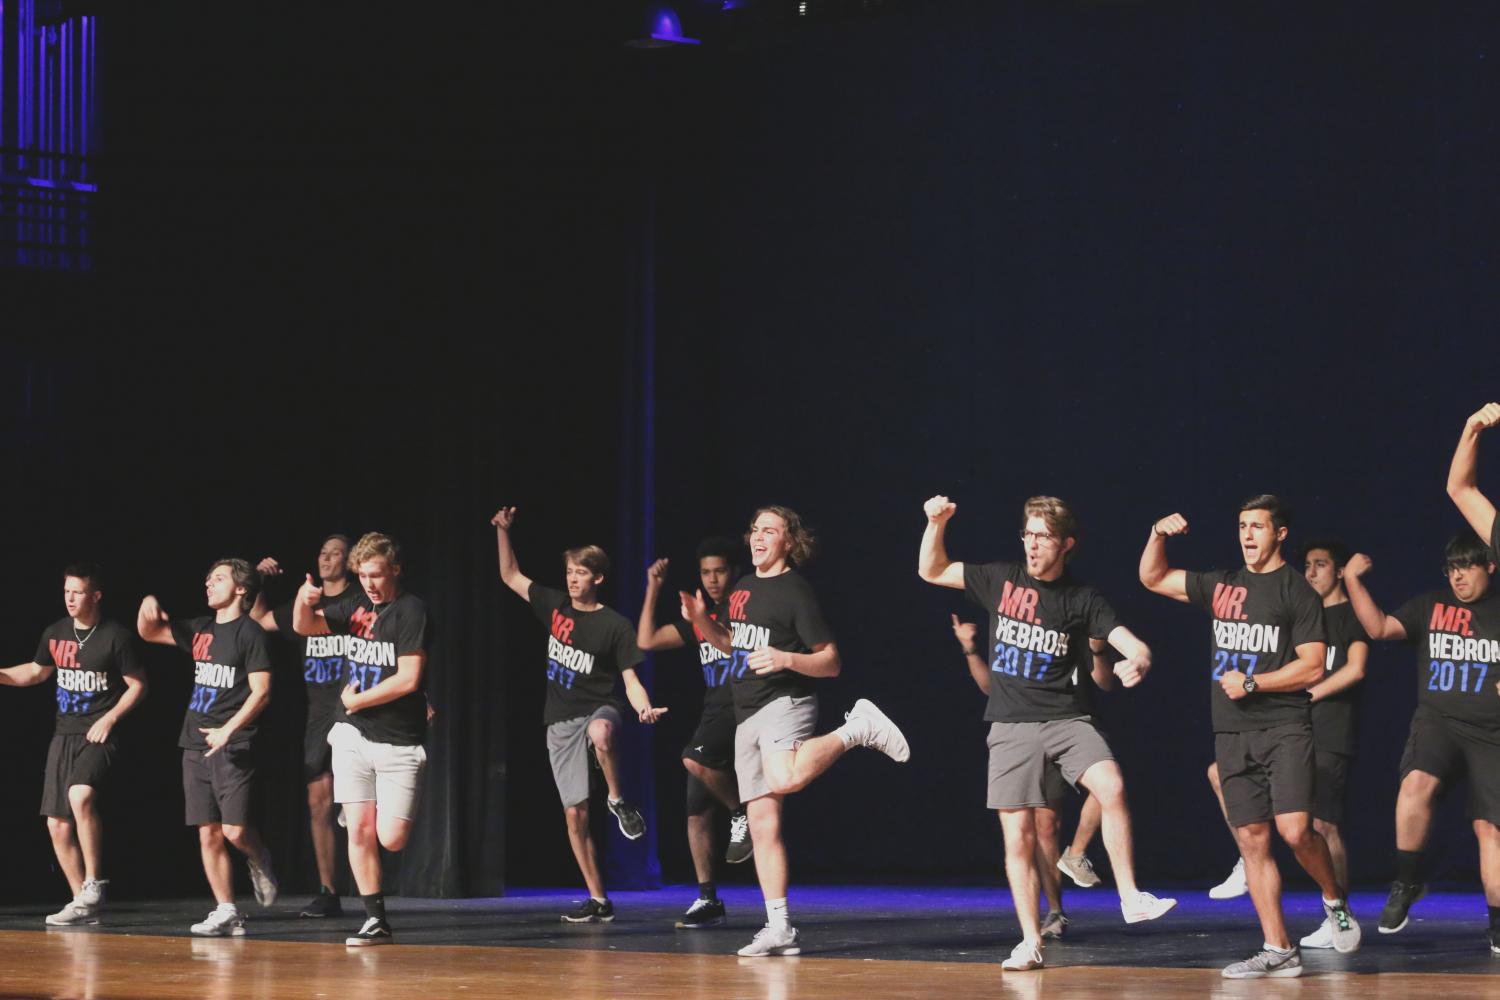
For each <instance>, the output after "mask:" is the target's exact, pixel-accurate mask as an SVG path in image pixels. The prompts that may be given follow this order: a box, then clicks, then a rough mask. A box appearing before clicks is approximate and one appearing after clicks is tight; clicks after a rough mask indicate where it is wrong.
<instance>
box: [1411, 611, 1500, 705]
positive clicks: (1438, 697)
mask: <svg viewBox="0 0 1500 1000" xmlns="http://www.w3.org/2000/svg"><path fill="white" fill-rule="evenodd" d="M1392 617H1394V618H1395V619H1396V620H1397V621H1398V622H1400V623H1401V627H1402V628H1404V629H1406V638H1407V641H1408V642H1411V643H1414V644H1415V645H1416V647H1417V702H1418V703H1419V704H1422V705H1428V706H1430V707H1432V708H1434V709H1436V710H1437V711H1439V712H1441V713H1442V714H1443V715H1446V716H1448V717H1449V718H1452V719H1458V720H1460V721H1462V722H1471V723H1474V724H1475V725H1480V726H1484V727H1486V728H1488V729H1492V730H1493V729H1497V728H1500V692H1496V690H1495V682H1496V681H1500V594H1496V593H1495V592H1494V590H1493V589H1491V590H1490V591H1489V592H1487V593H1486V594H1485V595H1484V597H1482V598H1480V599H1479V600H1477V601H1475V602H1473V603H1472V604H1464V603H1463V602H1462V601H1460V600H1459V599H1458V598H1456V597H1454V596H1453V592H1452V591H1449V590H1435V591H1432V592H1431V593H1428V594H1423V595H1422V596H1421V597H1414V598H1412V599H1411V600H1409V601H1407V602H1406V603H1405V604H1403V605H1401V607H1400V608H1399V609H1397V611H1396V613H1395V614H1394V615H1393V616H1392Z"/></svg>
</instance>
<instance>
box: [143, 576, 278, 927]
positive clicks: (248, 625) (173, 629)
mask: <svg viewBox="0 0 1500 1000" xmlns="http://www.w3.org/2000/svg"><path fill="white" fill-rule="evenodd" d="M204 589H205V591H206V592H207V598H208V607H209V610H210V611H212V612H213V614H211V615H205V616H203V617H201V618H193V619H189V620H188V621H182V622H174V621H172V620H171V619H170V618H168V617H167V613H166V612H165V611H163V610H162V607H161V604H160V602H158V601H157V599H156V598H155V597H153V596H149V595H148V596H147V597H146V599H145V600H143V601H141V607H140V611H139V612H138V613H137V615H136V628H137V630H138V631H139V632H140V634H141V638H142V639H145V640H146V641H147V642H154V643H159V644H161V645H163V646H176V647H177V648H178V649H181V650H182V651H183V652H185V653H187V654H188V655H190V656H191V657H192V658H193V665H194V670H195V674H194V685H193V696H192V698H191V700H189V702H188V709H187V714H186V715H185V716H184V717H183V720H182V735H181V736H180V737H179V738H178V741H177V745H178V746H179V747H181V748H182V791H183V798H184V799H185V801H186V816H187V823H188V825H189V826H196V827H197V828H198V848H199V851H200V853H201V854H202V855H203V873H204V874H205V875H206V876H207V877H208V885H209V888H210V889H212V890H213V894H214V900H215V901H216V902H217V904H218V905H217V906H216V907H215V908H214V909H213V910H212V911H211V912H210V913H209V914H208V916H207V917H205V918H204V919H203V920H201V921H200V922H198V923H196V924H193V925H192V927H191V928H189V929H190V930H191V931H192V932H193V933H194V934H197V935H200V936H203V937H226V936H230V935H235V936H238V935H241V934H244V933H245V917H244V915H243V914H242V913H240V910H239V907H237V906H235V903H234V878H233V875H232V873H231V871H230V868H229V850H228V849H227V848H226V847H225V846H224V844H225V841H228V842H229V843H231V844H233V845H234V846H235V848H236V849H237V850H239V852H240V853H241V854H243V855H244V856H245V860H246V861H247V862H248V863H249V866H250V883H251V885H252V886H253V887H254V889H255V901H256V902H257V903H259V904H260V905H261V906H270V905H271V904H272V903H274V902H276V876H275V875H273V874H272V872H271V854H270V852H269V851H267V850H266V845H265V843H264V842H263V841H262V840H261V837H260V833H259V832H258V831H257V830H256V829H255V827H254V826H252V825H251V823H250V812H251V797H252V796H251V792H252V787H253V784H254V781H255V759H254V756H253V753H252V750H251V745H250V744H251V740H252V739H253V738H254V737H255V719H256V717H257V716H258V715H260V713H261V712H263V711H264V710H265V707H266V705H268V704H269V703H270V700H271V655H270V649H269V645H268V643H267V641H266V634H265V632H264V631H262V630H261V627H260V626H259V625H257V624H255V622H254V621H252V620H251V618H250V616H249V615H248V614H247V613H246V612H248V611H249V610H250V606H251V605H252V604H253V603H254V602H255V594H256V592H257V591H258V590H259V589H260V574H259V573H257V572H256V571H255V569H254V568H253V567H252V566H251V565H250V564H249V563H247V562H246V561H245V560H243V559H220V560H219V561H218V562H216V563H214V564H213V565H212V566H210V567H209V568H208V577H207V579H206V580H204Z"/></svg>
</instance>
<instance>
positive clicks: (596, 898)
mask: <svg viewBox="0 0 1500 1000" xmlns="http://www.w3.org/2000/svg"><path fill="white" fill-rule="evenodd" d="M589 899H592V900H593V901H594V902H596V903H598V904H599V905H600V906H603V905H604V904H605V903H607V902H609V898H608V897H607V896H590V897H589Z"/></svg>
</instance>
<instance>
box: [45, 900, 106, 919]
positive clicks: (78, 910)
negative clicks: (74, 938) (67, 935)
mask: <svg viewBox="0 0 1500 1000" xmlns="http://www.w3.org/2000/svg"><path fill="white" fill-rule="evenodd" d="M98 922H99V907H98V905H97V904H95V905H92V906H91V905H89V904H88V903H85V902H84V901H83V893H79V894H78V895H76V896H74V897H73V898H72V899H71V900H70V901H69V902H68V905H66V906H64V907H63V908H62V909H60V910H58V911H57V912H56V913H52V914H49V915H48V916H47V926H48V927H81V926H83V925H85V924H97V923H98Z"/></svg>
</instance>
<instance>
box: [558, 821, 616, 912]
mask: <svg viewBox="0 0 1500 1000" xmlns="http://www.w3.org/2000/svg"><path fill="white" fill-rule="evenodd" d="M563 814H564V815H565V816H566V817H567V821H568V843H569V844H570V845H572V848H573V860H574V861H577V862H578V870H579V872H581V873H582V874H583V884H584V885H585V886H587V887H588V890H589V895H590V896H593V897H594V898H595V899H605V898H607V897H606V896H605V893H604V876H602V875H600V874H599V855H598V853H597V852H595V850H594V836H593V834H591V833H590V832H589V804H588V801H587V800H585V801H583V802H580V803H578V804H577V805H576V806H568V807H567V808H566V809H564V810H563Z"/></svg>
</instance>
